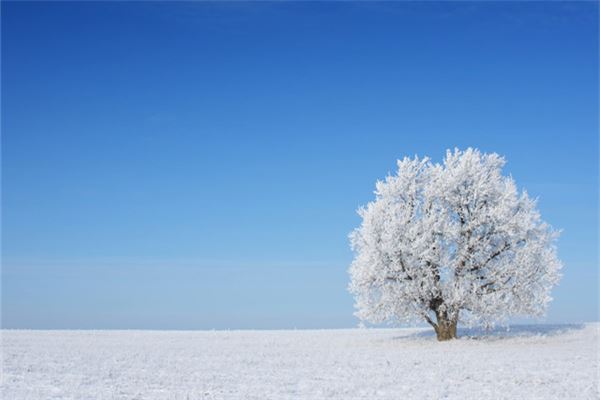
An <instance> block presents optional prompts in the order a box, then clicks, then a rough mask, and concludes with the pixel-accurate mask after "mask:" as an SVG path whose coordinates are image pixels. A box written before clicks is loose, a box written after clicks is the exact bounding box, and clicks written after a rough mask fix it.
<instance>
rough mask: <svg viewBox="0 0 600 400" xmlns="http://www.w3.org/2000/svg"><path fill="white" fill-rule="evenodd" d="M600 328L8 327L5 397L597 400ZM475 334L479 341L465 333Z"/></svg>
mask: <svg viewBox="0 0 600 400" xmlns="http://www.w3.org/2000/svg"><path fill="white" fill-rule="evenodd" d="M599 330H600V324H599V323H591V324H585V325H561V326H548V325H539V326H523V327H517V328H513V329H512V330H510V331H506V330H500V329H498V330H495V331H493V332H491V333H485V332H483V333H482V332H479V333H477V332H474V331H462V332H461V331H460V330H459V334H462V337H461V339H458V340H454V341H449V342H437V341H436V340H435V337H434V335H433V333H432V330H431V329H420V328H418V329H348V330H297V331H32V330H3V331H1V334H2V366H3V373H2V383H1V385H2V387H1V394H2V398H3V399H7V400H8V399H11V400H19V399H44V400H46V399H326V398H332V399H365V398H366V399H370V398H378V399H461V400H464V399H544V400H545V399H598V398H599V387H598V382H599V376H598V373H599V368H600V365H599V353H598V341H599V337H600V336H599ZM473 334H476V335H477V336H474V337H469V335H473Z"/></svg>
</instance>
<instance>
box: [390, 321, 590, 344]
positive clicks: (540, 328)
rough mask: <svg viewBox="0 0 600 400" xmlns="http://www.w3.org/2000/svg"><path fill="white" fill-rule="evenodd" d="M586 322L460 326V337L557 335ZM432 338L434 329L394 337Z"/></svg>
mask: <svg viewBox="0 0 600 400" xmlns="http://www.w3.org/2000/svg"><path fill="white" fill-rule="evenodd" d="M584 327H585V324H537V325H535V324H531V325H509V326H497V327H494V328H491V329H485V328H460V327H459V328H458V332H457V333H458V338H459V339H468V340H480V339H486V340H490V339H491V340H498V339H508V338H517V337H540V336H542V337H543V336H555V335H560V334H563V333H567V332H570V331H574V330H580V329H583V328H584ZM414 338H432V339H435V332H434V330H433V329H428V330H423V331H419V332H415V333H411V334H409V335H406V336H397V337H395V338H394V339H398V340H400V339H414Z"/></svg>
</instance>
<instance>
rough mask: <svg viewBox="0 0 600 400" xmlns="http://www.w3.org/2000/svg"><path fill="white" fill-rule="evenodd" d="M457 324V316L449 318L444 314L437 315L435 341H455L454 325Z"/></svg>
mask: <svg viewBox="0 0 600 400" xmlns="http://www.w3.org/2000/svg"><path fill="white" fill-rule="evenodd" d="M457 324H458V315H456V316H454V317H449V316H448V315H447V314H446V313H445V312H444V313H441V312H440V313H438V314H437V324H436V326H435V327H434V328H435V333H436V334H437V339H438V340H439V341H440V342H441V341H444V340H450V339H456V338H457V337H458V336H456V325H457Z"/></svg>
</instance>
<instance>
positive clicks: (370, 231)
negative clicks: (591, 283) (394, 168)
mask: <svg viewBox="0 0 600 400" xmlns="http://www.w3.org/2000/svg"><path fill="white" fill-rule="evenodd" d="M504 163H505V161H504V159H503V158H502V157H500V156H498V155H497V154H482V153H481V152H480V151H478V150H474V149H471V148H469V149H467V150H466V151H459V150H457V149H456V150H455V151H454V152H451V151H450V150H448V151H447V154H446V158H445V159H444V161H443V163H442V164H437V163H432V162H431V161H430V160H429V159H428V158H424V159H419V158H418V157H415V158H414V159H410V158H404V159H403V160H401V161H398V172H397V174H396V175H392V176H388V177H387V178H386V179H385V181H379V182H377V184H376V191H375V195H376V199H375V201H373V202H371V203H369V204H367V206H366V207H362V208H360V209H359V211H358V213H359V215H360V216H361V217H362V219H363V220H362V224H361V225H360V227H358V228H357V229H356V230H354V232H352V233H351V234H350V241H351V244H352V248H353V250H354V252H355V258H354V261H353V262H352V265H351V266H350V277H351V282H350V286H349V289H350V291H351V293H353V294H354V295H355V299H356V304H355V307H356V309H357V312H356V315H357V316H358V317H359V318H360V319H361V320H365V321H369V322H373V323H380V322H384V321H388V322H416V321H426V322H427V323H429V324H430V325H431V326H433V328H434V329H435V331H436V333H437V338H438V340H448V339H452V338H455V337H456V326H457V324H458V322H459V321H460V322H461V323H465V324H466V325H468V326H473V325H475V324H483V325H486V326H490V325H493V324H494V323H496V322H498V321H506V319H507V318H508V317H510V316H516V315H532V316H539V315H541V314H543V313H544V311H545V309H546V306H547V304H548V303H549V302H550V300H551V297H550V290H551V289H552V287H553V286H554V285H555V284H556V283H557V282H558V280H559V279H560V273H559V271H560V269H561V263H560V261H559V260H558V258H557V255H556V248H555V244H554V243H555V240H556V239H557V237H558V232H556V231H555V230H553V229H552V228H551V227H550V226H549V225H548V224H546V223H545V222H543V221H542V220H541V219H540V215H539V212H538V211H537V209H536V201H535V200H532V199H530V198H529V197H528V195H527V193H526V192H522V193H519V192H518V190H517V187H516V185H515V182H514V181H513V179H512V178H511V177H510V176H503V175H502V167H503V166H504Z"/></svg>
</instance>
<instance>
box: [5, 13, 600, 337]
mask: <svg viewBox="0 0 600 400" xmlns="http://www.w3.org/2000/svg"><path fill="white" fill-rule="evenodd" d="M1 7H2V180H3V182H2V189H3V190H2V228H3V232H2V233H3V235H2V246H3V248H2V253H3V254H2V325H3V327H5V328H156V329H167V328H168V329H174V328H177V329H200V328H201V329H210V328H294V327H297V328H313V327H322V328H329V327H351V326H355V325H356V324H357V320H356V319H355V318H354V317H353V315H352V313H353V300H352V297H351V296H350V294H349V293H348V292H347V290H346V286H347V284H348V274H347V268H348V266H349V263H350V261H351V260H352V253H351V251H350V248H349V245H348V238H347V235H348V233H349V232H350V231H351V230H352V229H353V228H354V227H356V226H357V225H358V224H359V222H360V220H359V217H358V215H357V214H356V212H355V210H356V209H357V207H358V206H359V205H361V204H365V203H366V202H368V201H369V200H371V199H372V198H373V189H374V183H375V181H376V180H377V179H379V178H383V177H385V175H386V174H387V173H388V172H392V171H394V168H395V160H396V159H397V158H401V157H403V156H405V155H409V156H412V155H415V154H419V155H429V156H431V157H432V158H433V159H434V160H435V161H439V160H441V158H442V157H443V155H444V153H445V150H446V149H447V148H453V147H455V146H458V147H460V148H466V147H468V146H472V147H478V148H479V149H481V150H483V151H489V152H491V151H494V152H497V153H499V154H502V155H504V156H505V157H506V158H507V160H508V164H507V166H506V173H507V174H508V173H510V174H512V175H513V177H514V178H515V179H516V181H517V184H518V185H519V186H520V187H522V188H526V189H527V190H528V191H529V193H530V194H532V195H533V196H535V197H539V208H540V210H541V213H542V217H543V218H544V219H545V220H546V221H548V222H549V223H550V224H552V225H553V226H555V227H556V228H562V229H563V233H562V237H561V239H560V241H559V255H560V257H561V259H562V260H563V262H564V264H565V267H564V278H563V280H562V282H561V284H560V286H559V287H557V288H556V289H555V291H554V293H553V294H554V298H555V301H554V302H553V303H552V305H551V306H550V309H549V313H548V318H547V320H546V321H549V322H579V321H590V320H597V319H598V279H599V278H598V233H597V222H598V193H597V192H598V75H597V70H598V39H597V37H598V23H597V17H598V4H597V3H595V2H587V3H583V2H580V3H575V2H569V3H560V2H520V3H508V2H501V3H491V2H459V3H432V2H426V3H314V2H309V3H287V4H282V3H226V4H217V3H154V2H151V3H137V2H127V3H112V2H103V3H87V2H80V3H71V2H67V3H55V2H49V3H10V2H2V5H1Z"/></svg>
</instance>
